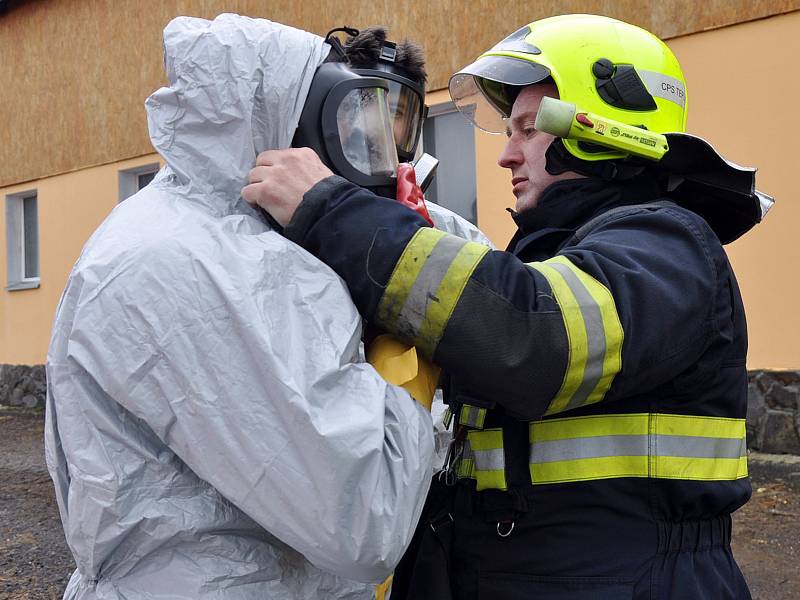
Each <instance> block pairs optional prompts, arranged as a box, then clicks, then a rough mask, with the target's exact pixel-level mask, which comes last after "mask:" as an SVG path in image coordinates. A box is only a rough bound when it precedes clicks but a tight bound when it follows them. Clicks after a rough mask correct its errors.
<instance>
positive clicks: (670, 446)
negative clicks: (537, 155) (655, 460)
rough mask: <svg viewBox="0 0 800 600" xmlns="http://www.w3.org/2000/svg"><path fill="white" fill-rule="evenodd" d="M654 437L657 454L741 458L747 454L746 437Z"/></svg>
mask: <svg viewBox="0 0 800 600" xmlns="http://www.w3.org/2000/svg"><path fill="white" fill-rule="evenodd" d="M652 439H653V455H655V456H691V457H692V458H740V457H742V456H746V455H747V440H746V439H744V438H739V439H737V438H712V437H695V436H685V435H654V436H652Z"/></svg>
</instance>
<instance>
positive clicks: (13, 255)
mask: <svg viewBox="0 0 800 600" xmlns="http://www.w3.org/2000/svg"><path fill="white" fill-rule="evenodd" d="M27 198H36V209H37V210H36V243H37V245H39V247H40V248H41V244H39V210H38V209H39V195H38V194H37V191H36V190H27V191H24V192H17V193H15V194H8V195H7V196H6V258H7V261H6V264H7V271H6V274H7V281H8V285H7V287H6V289H7V290H8V291H16V290H30V289H35V288H38V287H39V284H40V275H41V254H40V253H38V252H37V255H38V256H37V258H38V261H37V262H38V264H37V265H36V272H37V273H39V275H37V276H36V277H25V213H24V202H25V200H26V199H27Z"/></svg>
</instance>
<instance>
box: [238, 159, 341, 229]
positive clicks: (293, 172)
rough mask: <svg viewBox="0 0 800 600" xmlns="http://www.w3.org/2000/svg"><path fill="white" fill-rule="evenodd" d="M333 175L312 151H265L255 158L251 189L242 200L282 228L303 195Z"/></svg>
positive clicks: (243, 195)
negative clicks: (267, 214)
mask: <svg viewBox="0 0 800 600" xmlns="http://www.w3.org/2000/svg"><path fill="white" fill-rule="evenodd" d="M331 175H333V173H332V172H331V170H330V169H329V168H328V167H326V166H325V165H323V164H322V161H321V160H320V159H319V156H317V154H316V152H314V151H313V150H312V149H311V148H287V149H286V150H267V151H265V152H262V153H261V154H259V155H258V159H257V160H256V166H255V167H254V168H253V169H251V170H250V176H249V178H248V180H249V182H250V185H247V186H245V187H244V188H242V198H244V199H245V200H247V202H249V203H250V204H252V205H258V206H260V207H261V208H263V209H264V210H266V211H267V212H268V213H269V214H270V215H272V218H273V219H275V220H276V221H277V222H278V223H280V224H281V225H282V226H283V227H285V226H286V225H287V223H289V221H291V219H292V215H294V211H295V210H296V209H297V207H298V205H299V204H300V202H301V201H302V200H303V195H304V194H305V193H306V192H307V191H308V190H310V189H311V188H312V187H314V186H315V185H316V184H317V183H319V182H320V181H322V180H323V179H325V178H326V177H330V176H331Z"/></svg>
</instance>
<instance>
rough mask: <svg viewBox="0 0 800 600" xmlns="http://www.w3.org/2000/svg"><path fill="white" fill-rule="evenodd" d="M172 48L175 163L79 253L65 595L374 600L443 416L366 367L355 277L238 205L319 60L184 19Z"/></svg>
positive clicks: (266, 30)
mask: <svg viewBox="0 0 800 600" xmlns="http://www.w3.org/2000/svg"><path fill="white" fill-rule="evenodd" d="M164 47H165V63H166V70H167V75H168V79H169V87H166V88H162V89H160V90H158V91H156V92H155V93H154V94H153V95H152V96H150V98H149V99H148V100H147V102H146V107H147V113H148V120H149V129H150V136H151V140H152V142H153V145H154V146H155V148H156V149H157V150H158V152H159V153H160V154H161V156H162V157H163V158H164V160H165V162H166V166H165V167H164V168H163V169H162V170H161V171H160V172H159V174H158V175H157V176H156V178H155V180H154V181H153V182H152V183H151V184H150V185H149V186H147V188H145V189H144V190H142V191H141V192H139V193H138V194H136V195H135V196H133V197H132V198H130V199H128V200H126V201H125V202H123V203H121V204H120V205H118V206H117V207H116V208H115V209H114V211H113V212H112V213H111V215H110V216H109V217H108V218H107V219H106V220H105V221H104V223H103V224H102V225H101V226H100V227H99V229H98V230H97V231H96V232H95V233H94V235H93V236H92V237H91V239H90V240H89V241H88V243H87V244H86V246H85V248H84V249H83V252H82V253H81V256H80V258H79V259H78V262H77V263H76V265H75V267H74V268H73V270H72V273H71V274H70V277H69V281H68V283H67V286H66V289H65V291H64V294H63V296H62V299H61V302H60V304H59V307H58V311H57V315H56V319H55V324H54V329H53V337H52V341H51V345H50V349H49V353H48V365H47V378H48V398H47V411H46V430H45V442H46V457H47V465H48V468H49V470H50V474H51V476H52V478H53V481H54V483H55V488H56V497H57V500H58V505H59V509H60V511H61V518H62V521H63V524H64V530H65V533H66V538H67V542H68V544H69V547H70V550H71V551H72V554H73V555H74V557H75V561H76V563H77V570H76V571H75V573H74V574H73V576H72V578H71V579H70V581H69V584H68V586H67V589H66V591H65V594H64V598H66V599H75V600H78V599H80V600H90V599H104V600H105V599H109V600H110V599H115V600H122V599H126V600H129V599H138V598H148V599H157V598H170V599H184V598H185V599H188V598H192V599H203V598H226V599H235V600H245V599H248V600H249V599H256V598H258V599H265V598H270V599H273V598H274V599H289V598H291V599H294V598H323V599H325V598H348V599H353V600H358V599H362V598H364V599H366V598H372V597H373V595H374V585H372V583H374V582H378V581H381V580H383V579H384V578H385V577H386V576H387V575H389V574H390V573H391V571H392V569H393V567H394V566H395V564H396V563H397V562H398V561H399V559H400V557H401V556H402V554H403V552H404V550H405V548H406V546H407V544H408V542H409V541H410V538H411V535H412V533H413V531H414V526H415V524H416V521H417V518H418V516H419V513H420V510H421V508H422V503H423V501H424V498H425V494H426V492H427V488H428V482H429V480H430V473H431V460H432V454H433V428H432V423H431V417H430V415H429V413H428V412H427V411H426V410H425V409H423V408H422V407H421V406H420V405H419V404H418V403H417V402H414V401H413V399H412V398H411V397H410V396H409V394H408V393H406V392H405V391H404V390H403V389H401V388H399V387H395V386H393V385H389V384H388V383H387V382H386V381H384V379H382V378H381V377H380V376H379V375H378V374H377V372H376V371H375V370H374V369H373V368H372V367H371V366H370V365H369V364H367V363H364V362H361V361H360V359H359V342H360V338H361V318H360V317H359V315H358V313H357V311H356V309H355V307H354V306H353V303H352V301H351V299H350V296H349V294H348V291H347V289H346V288H345V286H344V285H343V283H342V281H341V279H340V278H339V277H338V276H337V275H336V274H335V273H334V272H333V271H332V270H331V269H330V268H328V267H327V266H326V265H324V264H323V263H322V262H320V261H319V260H317V259H316V258H314V257H313V256H312V255H311V254H309V253H307V252H306V251H305V250H303V249H301V248H300V247H299V246H296V245H294V244H292V243H291V242H289V241H288V240H286V239H285V238H284V237H282V236H281V235H279V234H278V233H276V232H274V231H272V230H271V229H270V226H269V225H268V224H267V223H266V221H265V219H264V217H263V216H262V214H261V213H259V212H257V211H256V210H254V209H253V208H251V207H250V206H249V205H248V204H247V203H246V202H245V201H244V200H242V199H241V197H240V193H239V192H240V189H241V188H242V186H243V185H244V183H246V180H247V175H248V171H249V170H250V169H251V168H252V166H253V165H254V164H255V159H256V156H257V154H258V153H259V152H261V151H263V150H267V149H279V148H287V147H289V145H290V142H291V140H292V137H293V133H294V131H295V128H296V126H297V124H298V120H299V117H300V113H301V111H302V109H303V106H304V102H305V98H306V94H307V93H308V90H309V87H310V84H311V82H312V79H313V77H314V74H315V70H316V69H317V67H318V66H319V65H320V64H321V63H322V62H323V60H324V59H325V57H326V54H327V52H328V47H327V45H325V44H324V43H323V40H322V38H320V37H317V36H315V35H312V34H310V33H307V32H304V31H300V30H296V29H293V28H290V27H286V26H283V25H279V24H276V23H272V22H269V21H266V20H261V19H248V18H245V17H239V16H236V15H221V16H219V17H217V18H216V19H215V20H214V21H206V20H203V19H197V18H187V17H180V18H177V19H175V20H173V21H172V22H171V23H169V25H167V27H166V29H165V31H164ZM430 210H431V213H432V214H433V215H434V219H435V220H436V222H437V223H438V224H439V225H440V226H441V227H443V228H446V229H448V230H449V231H451V232H455V233H459V234H461V235H464V236H466V237H469V238H470V239H485V238H482V237H481V235H480V234H479V233H478V232H477V231H476V230H475V229H474V228H472V227H471V226H470V225H469V224H467V223H466V222H465V221H463V220H461V219H459V218H457V217H454V216H453V215H452V214H449V213H448V212H447V211H445V210H444V209H440V208H439V207H436V206H434V205H431V207H430ZM361 582H363V583H361Z"/></svg>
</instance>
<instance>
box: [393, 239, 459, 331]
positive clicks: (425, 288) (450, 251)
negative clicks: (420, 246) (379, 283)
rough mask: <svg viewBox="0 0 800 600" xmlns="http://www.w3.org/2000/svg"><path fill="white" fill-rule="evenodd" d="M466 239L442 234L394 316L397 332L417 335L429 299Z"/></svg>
mask: <svg viewBox="0 0 800 600" xmlns="http://www.w3.org/2000/svg"><path fill="white" fill-rule="evenodd" d="M466 243H467V241H466V240H464V239H461V238H460V237H456V236H454V235H446V236H444V237H442V238H441V239H440V240H439V241H438V242H437V243H436V245H435V246H434V247H433V250H432V251H431V254H430V256H429V257H428V259H427V260H426V261H425V265H424V266H423V267H422V270H420V272H419V275H417V278H416V280H415V281H414V284H413V285H412V286H411V290H410V291H409V293H408V297H407V298H406V301H405V303H404V304H403V308H402V310H401V311H400V315H399V316H398V318H397V328H398V330H399V332H400V333H401V334H402V335H404V336H408V338H409V339H416V338H417V336H418V335H419V332H420V328H421V327H422V322H423V320H424V319H425V313H426V312H427V311H428V304H429V301H430V300H431V299H432V297H434V294H436V291H437V290H438V289H439V286H440V285H441V283H442V279H444V276H445V275H446V274H447V269H449V268H450V264H451V263H452V262H453V260H454V259H455V257H456V255H457V254H458V252H459V250H461V248H462V247H463V246H464V244H466Z"/></svg>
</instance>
